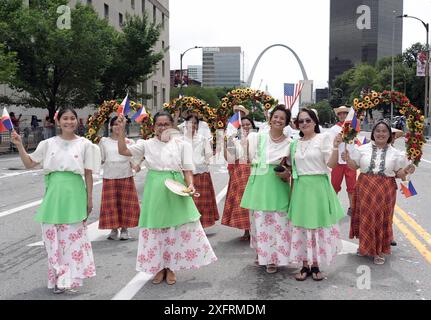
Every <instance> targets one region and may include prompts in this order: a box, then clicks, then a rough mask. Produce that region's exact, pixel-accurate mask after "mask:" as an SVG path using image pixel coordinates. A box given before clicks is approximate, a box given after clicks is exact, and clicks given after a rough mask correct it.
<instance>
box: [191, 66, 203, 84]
mask: <svg viewBox="0 0 431 320" xmlns="http://www.w3.org/2000/svg"><path fill="white" fill-rule="evenodd" d="M187 73H188V75H189V78H190V79H193V80H196V81H199V82H202V66H198V65H195V66H188V67H187Z"/></svg>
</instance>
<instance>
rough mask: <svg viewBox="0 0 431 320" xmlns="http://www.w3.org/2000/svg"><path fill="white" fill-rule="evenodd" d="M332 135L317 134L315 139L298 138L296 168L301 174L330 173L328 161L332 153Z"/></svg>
mask: <svg viewBox="0 0 431 320" xmlns="http://www.w3.org/2000/svg"><path fill="white" fill-rule="evenodd" d="M332 145H333V143H332V141H331V136H330V135H328V134H327V133H320V134H317V135H316V136H315V137H314V138H313V139H311V140H307V141H302V140H298V144H297V147H296V153H295V164H296V170H297V173H298V175H299V176H302V175H319V174H328V173H329V172H330V171H329V168H328V166H327V163H328V161H329V158H330V156H331V153H332Z"/></svg>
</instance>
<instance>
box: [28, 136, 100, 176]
mask: <svg viewBox="0 0 431 320" xmlns="http://www.w3.org/2000/svg"><path fill="white" fill-rule="evenodd" d="M29 156H30V158H31V159H32V160H33V161H34V162H36V163H39V164H41V165H42V167H43V170H44V173H45V174H49V173H51V172H55V171H70V172H73V173H76V174H80V175H84V174H85V169H87V170H91V171H93V173H99V171H100V164H101V155H100V149H99V147H98V146H97V145H95V144H93V143H92V142H91V141H89V140H87V139H85V138H83V137H79V138H76V139H74V140H64V139H63V138H61V137H59V136H56V137H52V138H50V139H47V140H44V141H41V142H40V143H39V145H38V146H37V148H36V150H35V151H34V152H33V153H32V154H30V155H29Z"/></svg>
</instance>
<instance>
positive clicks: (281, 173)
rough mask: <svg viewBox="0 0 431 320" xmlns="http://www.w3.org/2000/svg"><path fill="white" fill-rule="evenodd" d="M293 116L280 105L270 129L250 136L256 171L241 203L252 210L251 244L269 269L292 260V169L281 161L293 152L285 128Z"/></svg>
mask: <svg viewBox="0 0 431 320" xmlns="http://www.w3.org/2000/svg"><path fill="white" fill-rule="evenodd" d="M290 116H291V114H290V111H289V110H287V109H286V108H285V107H284V106H282V105H279V106H277V107H275V108H274V110H273V111H272V112H271V115H270V119H269V124H270V127H271V128H270V130H269V132H268V133H250V134H249V135H248V137H247V140H248V156H249V159H250V162H251V165H252V171H251V174H250V177H249V179H248V183H247V186H246V189H245V191H244V195H243V197H242V200H241V207H242V208H245V209H249V210H250V228H251V229H250V234H251V246H252V247H253V248H254V249H255V250H256V254H257V258H256V263H257V264H259V265H261V266H266V271H267V272H268V273H275V272H277V267H278V266H285V265H287V264H288V256H287V251H286V250H287V246H288V243H287V242H286V239H285V236H286V233H285V231H286V228H287V219H286V214H287V210H288V207H289V194H290V185H289V177H290V172H289V170H288V169H287V167H283V168H280V164H281V163H282V162H284V161H283V160H285V159H286V157H287V156H288V154H289V145H290V138H289V137H287V136H286V135H284V134H283V129H284V128H285V127H286V126H287V125H288V124H289V122H290ZM274 169H277V171H276V170H274Z"/></svg>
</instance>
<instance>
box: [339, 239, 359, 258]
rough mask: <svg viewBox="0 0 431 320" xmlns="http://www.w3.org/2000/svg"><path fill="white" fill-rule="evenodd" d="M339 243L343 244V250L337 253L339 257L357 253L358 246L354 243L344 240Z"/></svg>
mask: <svg viewBox="0 0 431 320" xmlns="http://www.w3.org/2000/svg"><path fill="white" fill-rule="evenodd" d="M341 242H342V243H343V250H341V252H339V253H338V254H339V255H343V254H352V253H356V252H357V251H358V248H359V245H357V244H356V243H353V242H350V241H345V240H341Z"/></svg>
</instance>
